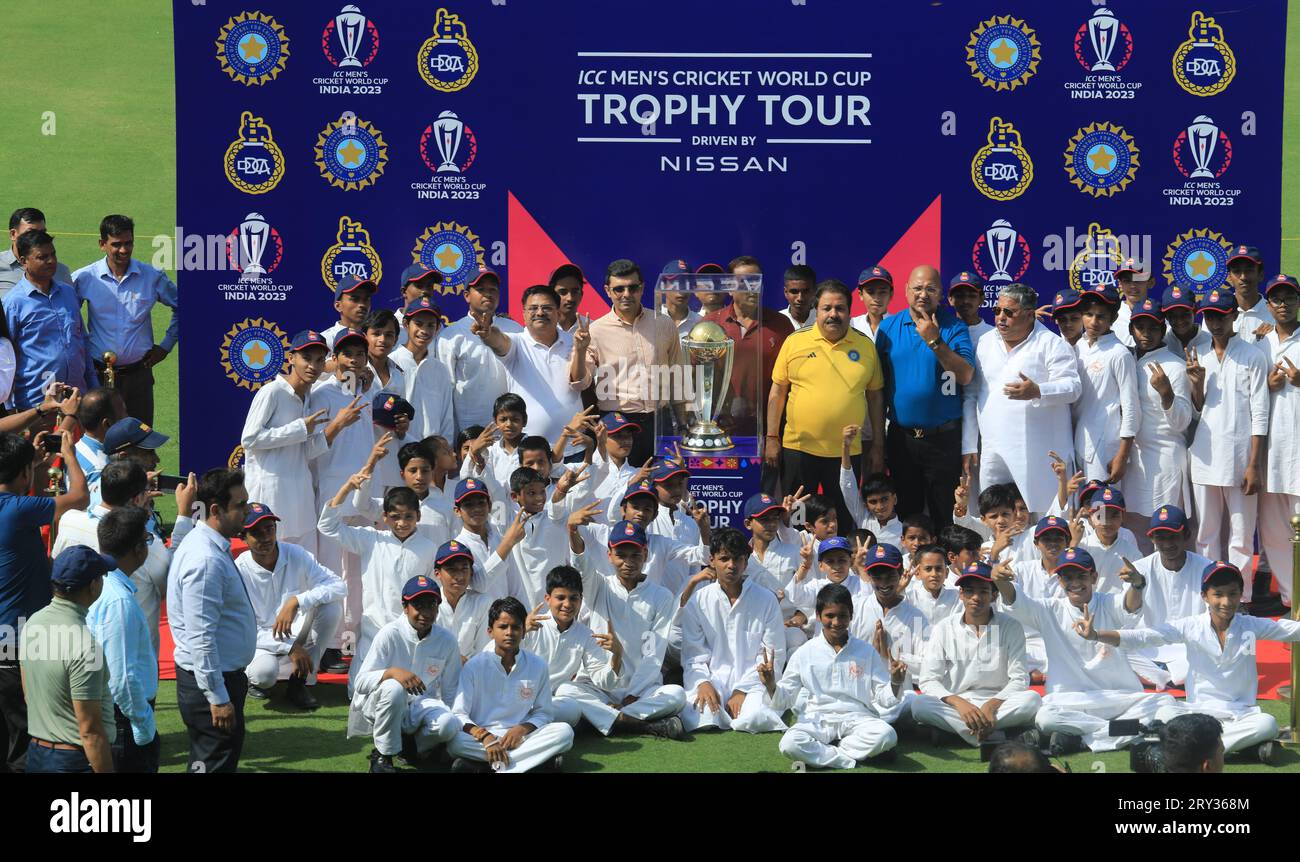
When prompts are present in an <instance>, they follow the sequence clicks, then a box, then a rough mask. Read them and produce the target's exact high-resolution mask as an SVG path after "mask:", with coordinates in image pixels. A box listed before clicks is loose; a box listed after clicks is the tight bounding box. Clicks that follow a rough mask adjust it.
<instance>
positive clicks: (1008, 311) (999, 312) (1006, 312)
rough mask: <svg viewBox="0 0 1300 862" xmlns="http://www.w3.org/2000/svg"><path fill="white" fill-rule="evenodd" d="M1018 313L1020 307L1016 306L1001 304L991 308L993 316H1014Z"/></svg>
mask: <svg viewBox="0 0 1300 862" xmlns="http://www.w3.org/2000/svg"><path fill="white" fill-rule="evenodd" d="M1019 313H1020V309H1018V308H1003V307H1001V306H994V308H993V316H994V317H1015V316H1016V315H1017V314H1019Z"/></svg>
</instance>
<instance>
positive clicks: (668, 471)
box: [650, 461, 691, 484]
mask: <svg viewBox="0 0 1300 862" xmlns="http://www.w3.org/2000/svg"><path fill="white" fill-rule="evenodd" d="M689 475H691V471H690V470H687V469H686V467H685V466H684V465H682V464H677V463H670V462H668V461H665V462H663V463H662V464H660V465H659V466H658V467H655V469H654V472H653V473H651V474H650V476H651V478H652V479H654V480H655V483H656V484H658V483H660V482H667V481H668V480H669V479H671V478H672V477H674V476H689Z"/></svg>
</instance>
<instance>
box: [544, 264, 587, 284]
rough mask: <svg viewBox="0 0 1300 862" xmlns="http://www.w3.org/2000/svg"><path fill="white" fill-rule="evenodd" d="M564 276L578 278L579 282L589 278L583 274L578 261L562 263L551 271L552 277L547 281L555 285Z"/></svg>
mask: <svg viewBox="0 0 1300 862" xmlns="http://www.w3.org/2000/svg"><path fill="white" fill-rule="evenodd" d="M562 278H576V279H577V280H578V282H579V283H582V282H585V281H586V280H587V277H586V276H585V275H583V274H582V267H580V266H578V265H577V264H576V263H562V264H560V265H559V266H557V267H556V268H555V271H554V272H552V273H551V277H550V278H549V279H547V283H548V284H550V285H551V286H552V287H554V286H555V283H556V282H557V281H559V280H560V279H562Z"/></svg>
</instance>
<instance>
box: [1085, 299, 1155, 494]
mask: <svg viewBox="0 0 1300 862" xmlns="http://www.w3.org/2000/svg"><path fill="white" fill-rule="evenodd" d="M1112 300H1113V302H1112ZM1119 304H1120V302H1119V296H1118V295H1117V294H1116V293H1115V292H1114V289H1113V288H1109V287H1107V288H1103V289H1098V290H1090V291H1086V292H1085V293H1084V294H1083V301H1082V302H1081V304H1080V308H1081V310H1082V311H1083V314H1084V333H1083V337H1082V338H1080V339H1079V343H1078V344H1076V345H1075V346H1074V349H1075V352H1076V353H1077V354H1078V357H1079V382H1080V384H1081V386H1082V392H1081V393H1080V395H1079V400H1077V401H1075V402H1074V405H1073V407H1072V409H1071V413H1072V414H1073V416H1074V453H1075V457H1076V459H1077V460H1078V462H1079V466H1080V468H1081V469H1082V470H1083V472H1084V476H1085V477H1086V478H1088V479H1097V480H1101V481H1109V479H1110V476H1111V473H1112V469H1111V468H1112V467H1113V466H1115V465H1114V463H1113V462H1114V460H1115V458H1116V456H1117V455H1118V454H1119V453H1120V451H1121V450H1122V448H1123V442H1122V441H1124V440H1132V439H1133V438H1134V437H1136V436H1137V431H1138V423H1139V421H1140V419H1141V410H1140V408H1139V407H1138V389H1137V371H1136V367H1135V365H1134V361H1133V354H1132V353H1130V352H1129V349H1128V348H1127V347H1125V346H1124V344H1123V342H1121V341H1120V340H1119V338H1118V337H1117V336H1116V335H1115V333H1114V332H1111V331H1109V330H1107V331H1106V332H1104V333H1100V334H1098V333H1099V331H1100V327H1099V326H1091V325H1090V324H1089V321H1090V320H1093V321H1096V320H1098V319H1099V317H1100V316H1102V315H1110V314H1113V313H1114V311H1113V309H1115V308H1118V306H1119ZM1099 306H1100V307H1099ZM1117 411H1118V414H1119V415H1118V416H1117V415H1116V412H1117ZM1130 446H1131V444H1130ZM1130 455H1131V452H1130ZM1123 466H1127V459H1126V461H1125V464H1124V465H1123ZM1121 469H1123V467H1121Z"/></svg>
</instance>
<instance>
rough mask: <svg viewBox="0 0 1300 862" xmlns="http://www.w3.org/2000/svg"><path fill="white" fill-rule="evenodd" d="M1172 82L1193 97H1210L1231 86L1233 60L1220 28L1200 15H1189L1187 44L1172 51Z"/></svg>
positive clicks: (1184, 43)
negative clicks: (1175, 82)
mask: <svg viewBox="0 0 1300 862" xmlns="http://www.w3.org/2000/svg"><path fill="white" fill-rule="evenodd" d="M1173 67H1174V79H1175V80H1176V81H1178V86H1180V87H1182V88H1183V89H1184V90H1186V91H1187V92H1189V93H1191V94H1192V95H1193V96H1213V95H1214V94H1215V93H1221V92H1223V91H1224V90H1226V89H1227V88H1228V85H1229V84H1231V83H1232V79H1233V78H1234V77H1235V76H1236V74H1237V58H1236V57H1234V56H1233V54H1232V49H1231V48H1229V47H1228V43H1227V42H1225V41H1224V40H1223V28H1222V27H1220V26H1219V25H1218V24H1217V23H1215V21H1214V19H1213V18H1207V17H1206V15H1205V13H1204V12H1193V13H1192V24H1191V26H1190V27H1188V28H1187V41H1185V42H1183V43H1182V44H1181V45H1179V46H1178V50H1177V51H1175V52H1174V62H1173Z"/></svg>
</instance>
